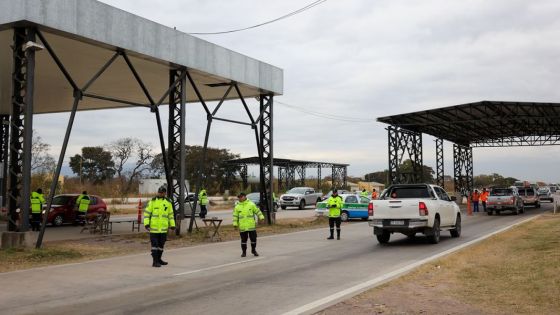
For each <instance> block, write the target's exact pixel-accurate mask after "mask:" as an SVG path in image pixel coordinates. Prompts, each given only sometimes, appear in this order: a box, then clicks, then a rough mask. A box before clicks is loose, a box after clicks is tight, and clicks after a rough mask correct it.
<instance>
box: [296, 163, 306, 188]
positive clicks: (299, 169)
mask: <svg viewBox="0 0 560 315" xmlns="http://www.w3.org/2000/svg"><path fill="white" fill-rule="evenodd" d="M294 168H295V171H296V173H297V175H298V178H299V185H300V186H305V165H296V166H295V167H294Z"/></svg>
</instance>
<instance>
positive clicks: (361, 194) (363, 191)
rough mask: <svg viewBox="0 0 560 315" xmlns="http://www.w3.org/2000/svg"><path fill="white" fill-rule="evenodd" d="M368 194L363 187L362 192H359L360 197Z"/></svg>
mask: <svg viewBox="0 0 560 315" xmlns="http://www.w3.org/2000/svg"><path fill="white" fill-rule="evenodd" d="M367 196H369V193H368V192H367V190H366V189H365V188H364V190H362V192H361V193H360V197H367Z"/></svg>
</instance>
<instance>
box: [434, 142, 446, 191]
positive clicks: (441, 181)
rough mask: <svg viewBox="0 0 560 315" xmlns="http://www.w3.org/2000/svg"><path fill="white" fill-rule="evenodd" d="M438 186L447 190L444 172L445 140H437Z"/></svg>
mask: <svg viewBox="0 0 560 315" xmlns="http://www.w3.org/2000/svg"><path fill="white" fill-rule="evenodd" d="M436 184H437V185H438V186H440V187H441V188H445V187H444V185H445V174H444V171H443V139H436Z"/></svg>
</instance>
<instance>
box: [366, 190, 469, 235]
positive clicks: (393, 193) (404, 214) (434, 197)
mask: <svg viewBox="0 0 560 315" xmlns="http://www.w3.org/2000/svg"><path fill="white" fill-rule="evenodd" d="M455 200H456V198H455V197H454V196H452V197H449V196H448V195H447V193H446V192H445V190H443V188H441V187H439V186H435V185H429V184H399V185H391V186H389V187H388V188H387V191H386V192H385V193H384V194H383V195H381V199H377V200H372V201H370V203H369V207H368V212H369V219H370V220H371V221H370V223H369V225H370V226H371V227H373V234H374V235H375V236H376V237H377V241H378V242H379V243H380V244H385V243H388V242H389V239H390V237H391V234H392V233H402V234H404V235H406V236H408V237H414V236H415V235H416V233H423V234H425V235H426V236H427V237H428V240H429V242H430V243H433V244H437V243H439V240H440V231H441V230H449V232H450V233H451V236H452V237H459V236H461V211H460V210H459V206H458V205H457V203H456V202H455Z"/></svg>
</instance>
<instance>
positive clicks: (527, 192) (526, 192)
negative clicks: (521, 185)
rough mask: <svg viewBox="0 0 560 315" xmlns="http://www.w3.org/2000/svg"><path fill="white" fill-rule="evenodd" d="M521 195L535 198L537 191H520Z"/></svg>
mask: <svg viewBox="0 0 560 315" xmlns="http://www.w3.org/2000/svg"><path fill="white" fill-rule="evenodd" d="M519 194H520V195H522V196H534V195H535V190H533V189H519Z"/></svg>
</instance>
